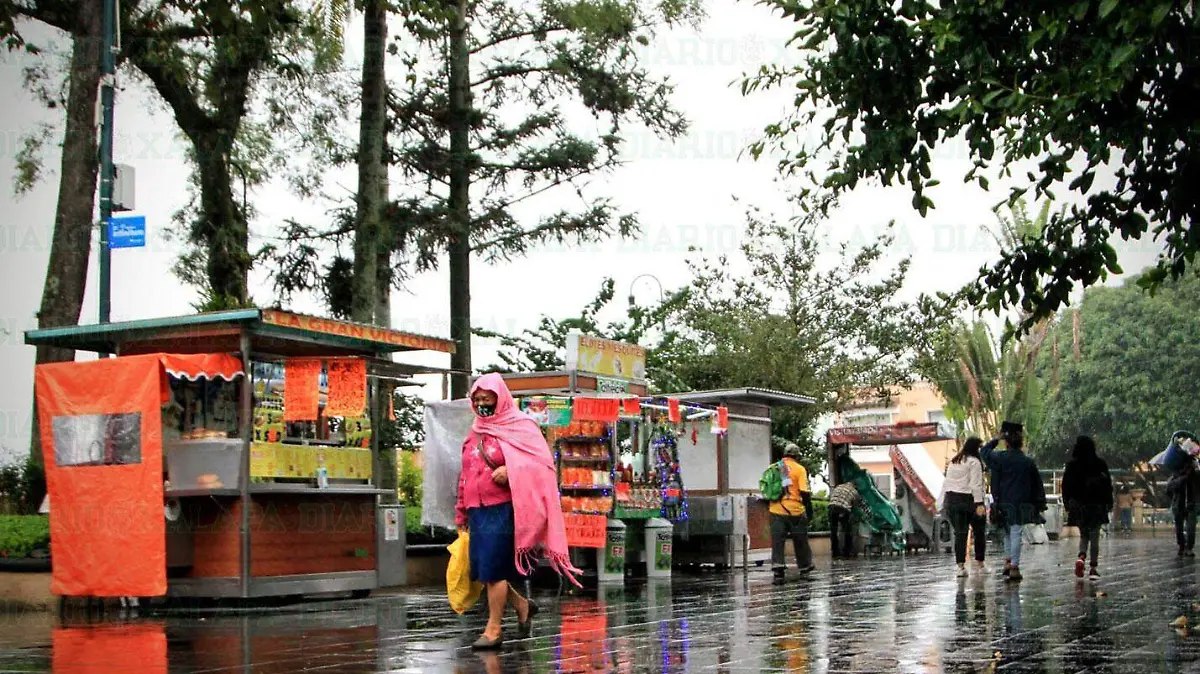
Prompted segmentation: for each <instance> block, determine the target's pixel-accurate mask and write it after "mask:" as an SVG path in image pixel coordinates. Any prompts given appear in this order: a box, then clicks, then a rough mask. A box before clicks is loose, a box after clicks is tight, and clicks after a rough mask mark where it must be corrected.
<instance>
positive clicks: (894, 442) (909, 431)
mask: <svg viewBox="0 0 1200 674" xmlns="http://www.w3.org/2000/svg"><path fill="white" fill-rule="evenodd" d="M954 439H955V437H954V435H952V434H950V433H947V432H945V431H944V429H943V428H942V426H941V425H940V424H938V423H937V422H926V423H918V422H899V423H895V424H884V425H876V426H845V427H839V428H831V429H829V430H828V431H826V433H825V451H826V454H827V457H826V459H827V461H828V464H829V476H830V480H829V488H830V489H833V488H834V487H836V486H837V485H839V484H841V483H842V482H843V481H844V480H843V479H842V475H841V472H840V471H839V469H838V459H840V458H842V457H846V458H849V459H850V460H851V461H853V458H851V452H852V451H853V450H854V449H855V448H867V447H888V448H889V459H890V461H891V465H892V475H893V479H894V478H895V477H896V476H900V478H901V480H902V481H903V482H905V483H906V488H905V490H904V494H905V495H904V496H903V497H902V498H901V497H897V498H891V497H887V498H888V502H889V503H890V504H891V505H892V507H893V508H895V509H896V511H897V514H898V516H899V517H900V522H901V524H902V525H905V526H904V530H903V531H902V533H903V534H904V537H905V549H906V551H912V550H913V549H915V548H917V547H925V548H927V549H928V550H930V551H933V550H934V549H935V548H936V547H938V546H943V547H945V546H947V545H948V544H949V543H950V539H949V537H948V533H947V532H948V531H949V523H948V521H947V520H946V519H945V517H944V516H942V515H939V514H937V513H936V512H935V513H933V514H932V520H933V524H932V531H929V532H925V531H923V530H921V531H917V533H921V534H922V535H924V536H925V539H926V540H925V541H923V542H924V543H925V545H918V544H916V543H913V542H911V541H910V540H909V538H908V537H909V535H910V534H912V533H914V531H916V529H917V525H916V522H915V518H914V517H913V516H912V515H911V513H901V512H900V509H899V508H898V507H897V502H898V501H901V500H903V501H905V502H906V503H907V505H908V507H909V508H912V507H913V506H912V502H913V501H918V499H917V498H916V497H915V496H912V495H910V494H909V490H910V489H911V487H910V486H908V485H907V482H908V479H909V478H908V476H907V475H905V474H904V472H902V469H901V466H900V465H898V463H899V462H900V461H902V460H903V454H900V453H899V446H900V445H919V444H923V443H926V442H937V441H939V440H954ZM893 450H894V451H893ZM897 457H899V460H898V459H897ZM928 496H931V497H932V498H933V499H937V494H929V495H928ZM922 505H923V504H922ZM862 528H863V525H861V524H860V526H859V536H858V537H857V538H859V539H862V538H867V539H868V540H870V541H871V542H870V543H869V544H868V547H870V548H872V549H874V550H875V551H876V552H877V553H881V552H882V551H883V548H884V543H883V542H882V538H881V537H880V536H876V535H869V536H867V537H863V536H862Z"/></svg>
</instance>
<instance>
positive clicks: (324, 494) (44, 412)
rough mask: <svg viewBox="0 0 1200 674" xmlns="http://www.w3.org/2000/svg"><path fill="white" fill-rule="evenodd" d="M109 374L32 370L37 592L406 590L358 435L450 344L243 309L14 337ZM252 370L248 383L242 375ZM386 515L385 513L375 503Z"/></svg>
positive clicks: (399, 523) (375, 470) (70, 367)
mask: <svg viewBox="0 0 1200 674" xmlns="http://www.w3.org/2000/svg"><path fill="white" fill-rule="evenodd" d="M25 341H26V343H27V344H32V345H39V346H40V345H46V346H56V347H61V348H69V349H74V350H77V351H90V352H93V353H97V354H102V355H105V356H107V355H113V356H115V357H112V358H108V357H101V358H100V359H98V360H91V361H79V362H67V363H55V364H49V365H39V366H38V368H37V374H36V397H37V404H38V415H39V429H40V433H41V441H42V448H43V453H44V455H45V459H46V467H47V478H46V479H47V487H48V493H49V500H50V527H51V541H52V550H51V552H52V556H53V567H52V590H53V591H54V593H55V594H57V595H60V596H79V597H104V596H142V597H152V596H163V595H168V596H193V597H214V598H215V597H236V598H256V597H268V596H292V595H296V596H299V595H310V594H323V593H330V592H353V593H366V592H369V591H371V590H373V589H375V588H378V587H386V586H393V585H399V584H403V582H404V564H405V560H404V515H403V510H402V508H400V507H399V506H396V505H389V504H381V503H380V498H379V497H380V496H381V495H383V494H385V493H386V492H384V491H383V490H381V489H379V488H378V476H379V475H380V470H379V445H378V436H377V435H376V434H374V433H372V429H373V428H376V427H378V424H379V422H380V420H382V419H383V415H387V414H390V412H391V408H390V402H389V401H390V400H391V399H392V396H391V391H392V389H393V388H394V387H396V386H403V385H414V384H415V382H413V381H412V379H411V378H412V376H413V375H415V374H424V373H431V372H438V373H440V372H442V371H441V370H436V369H434V368H427V367H420V366H413V365H406V364H402V363H396V362H393V361H392V360H391V359H390V357H391V354H393V353H395V352H403V351H435V352H441V353H453V351H454V343H453V342H452V341H450V340H446V339H439V338H435V337H426V336H422V335H415V334H410V333H405V332H399V331H395V330H389V329H385V328H380V327H374V326H367V325H361V324H354V323H348V322H344V321H337V320H329V319H324V318H317V317H312V316H304V315H299V314H294V313H289V312H284V311H275V310H265V309H244V310H232V311H223V312H214V313H207V314H200V315H195V316H185V317H178V318H166V319H154V320H141V321H130V322H121V323H108V324H101V325H88V326H72V327H65V328H51V329H45V330H35V331H31V332H28V333H26V337H25ZM247 364H249V367H247ZM390 500H394V499H390Z"/></svg>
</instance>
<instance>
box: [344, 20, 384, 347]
mask: <svg viewBox="0 0 1200 674" xmlns="http://www.w3.org/2000/svg"><path fill="white" fill-rule="evenodd" d="M386 55H387V6H386V5H385V3H384V0H366V2H365V3H364V6H363V66H362V112H361V114H360V116H359V124H358V209H357V212H356V213H355V223H354V280H353V288H352V290H353V300H352V303H351V307H350V312H351V317H352V318H353V319H354V320H356V321H359V322H361V323H374V324H377V325H387V323H384V322H382V321H381V320H380V318H381V317H380V316H378V315H377V314H378V311H379V305H380V294H381V292H382V289H381V288H380V287H379V279H380V274H381V272H380V270H379V264H380V260H381V258H383V257H384V256H383V252H384V250H385V249H388V250H390V246H387V245H386V243H385V241H384V240H383V222H382V221H383V210H384V208H385V206H386V204H387V167H386V166H385V164H384V161H383V160H384V158H383V147H384V137H385V134H386V133H387V107H386V106H387V99H386V90H387V81H386V79H385V75H384V62H385V58H386ZM388 257H389V258H390V256H388Z"/></svg>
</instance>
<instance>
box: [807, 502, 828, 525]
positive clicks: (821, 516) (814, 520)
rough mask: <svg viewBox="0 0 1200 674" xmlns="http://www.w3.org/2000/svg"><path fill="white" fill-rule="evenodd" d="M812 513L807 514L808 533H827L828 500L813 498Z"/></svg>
mask: <svg viewBox="0 0 1200 674" xmlns="http://www.w3.org/2000/svg"><path fill="white" fill-rule="evenodd" d="M812 507H813V511H812V512H811V513H809V517H808V530H809V531H829V499H824V498H817V497H816V496H813V500H812Z"/></svg>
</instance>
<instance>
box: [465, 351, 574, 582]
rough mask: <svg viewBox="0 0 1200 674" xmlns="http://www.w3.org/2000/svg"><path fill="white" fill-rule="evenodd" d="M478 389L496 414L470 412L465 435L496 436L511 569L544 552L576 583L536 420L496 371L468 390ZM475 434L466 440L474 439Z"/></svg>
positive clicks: (527, 568) (528, 566)
mask: <svg viewBox="0 0 1200 674" xmlns="http://www.w3.org/2000/svg"><path fill="white" fill-rule="evenodd" d="M480 389H482V390H484V391H491V392H492V393H495V394H496V413H495V414H494V415H493V416H490V417H481V416H478V415H476V416H475V423H474V425H472V427H471V435H472V436H475V437H478V436H480V435H490V436H492V437H494V438H496V439H497V440H498V441H499V443H500V450H501V451H502V452H504V463H505V465H507V466H508V486H509V489H510V490H511V491H512V498H513V516H514V520H515V524H516V531H515V532H514V533H515V537H514V542H515V544H516V545H515V547H516V566H517V570H518V571H519V572H521V573H522V574H529V573H530V572H531V571H532V570H533V566H534V564H536V562H537V560H538V556H539V555H545V556H546V559H547V560H549V562H550V566H551V567H552V568H553V569H554V570H555V571H556V572H558V573H559V574H560V575H563V576H566V577H567V579H568V580H570V581H571V582H572V583H574V584H575V585H577V586H578V585H579V581H578V580H577V579H576V576H578V575H579V574H580V573H582V572H581V571H580V570H579V569H577V568H575V567H574V566H572V565H571V556H570V552H569V551H568V548H567V528H566V525H565V524H564V523H563V515H562V499H561V497H560V496H559V492H558V478H557V471H555V469H554V458H553V457H552V456H551V455H550V448H549V447H548V446H547V445H546V438H545V437H544V436H543V435H542V431H541V429H540V428H538V425H537V422H536V421H534V420H533V419H532V418H530V417H529V415H527V414H525V413H524V412H522V411H521V410H519V409H518V408H517V404H516V401H515V400H513V396H512V393H511V392H510V391H509V390H508V384H506V383H505V382H504V378H503V377H501V376H500V375H499V374H495V373H492V374H486V375H484V376H482V377H480V378H479V380H478V381H476V382H475V385H474V386H472V387H471V393H472V394H474V393H475V391H478V390H480ZM475 437H472V438H468V439H467V442H474V441H476V440H475Z"/></svg>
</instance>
